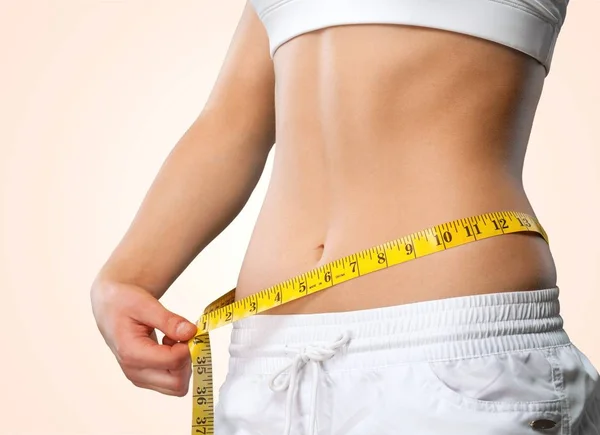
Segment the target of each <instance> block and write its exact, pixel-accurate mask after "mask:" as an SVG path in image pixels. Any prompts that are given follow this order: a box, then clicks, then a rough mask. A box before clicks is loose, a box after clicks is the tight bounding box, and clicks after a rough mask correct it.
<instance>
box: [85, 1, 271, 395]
mask: <svg viewBox="0 0 600 435" xmlns="http://www.w3.org/2000/svg"><path fill="white" fill-rule="evenodd" d="M274 85H275V83H274V71H273V63H272V60H271V58H270V56H269V48H268V40H267V36H266V32H265V30H264V27H263V26H262V23H261V22H260V21H259V20H258V17H257V16H256V15H255V13H254V10H253V9H252V7H251V6H250V5H249V4H247V5H246V7H245V9H244V11H243V14H242V17H241V19H240V22H239V24H238V27H237V29H236V31H235V34H234V37H233V40H232V42H231V45H230V47H229V50H228V52H227V56H226V58H225V61H224V64H223V67H222V69H221V71H220V74H219V77H218V79H217V82H216V84H215V86H214V89H213V91H212V93H211V95H210V97H209V100H208V102H207V104H206V106H205V108H204V110H203V111H202V113H201V114H200V115H199V116H198V118H197V119H196V121H195V122H194V123H193V124H192V126H191V127H190V128H189V129H188V131H187V132H186V133H185V134H184V135H183V137H182V138H181V139H180V140H179V142H178V143H177V144H176V145H175V147H174V149H173V151H172V152H171V153H170V155H169V156H168V158H167V159H166V161H165V162H164V164H163V166H162V168H161V169H160V171H159V173H158V175H157V177H156V179H155V180H154V182H153V184H152V186H151V187H150V190H149V191H148V193H147V195H146V197H145V198H144V201H143V202H142V205H141V206H140V209H139V211H138V213H137V214H136V216H135V218H134V220H133V222H132V224H131V226H130V227H129V229H128V231H127V232H126V234H125V236H124V237H123V239H122V240H121V242H120V243H119V244H118V246H117V247H116V249H115V250H114V251H113V253H112V255H111V256H110V258H109V259H108V261H107V262H106V263H105V264H104V266H103V267H102V268H101V270H100V272H99V273H98V275H97V277H96V279H95V280H94V283H93V284H92V289H91V300H92V310H93V313H94V316H95V318H96V323H97V325H98V329H99V330H100V332H101V334H102V336H103V337H104V339H105V341H106V343H107V344H108V346H109V347H110V349H111V350H112V352H113V353H114V354H115V356H116V358H117V361H118V363H119V365H120V366H121V368H122V370H123V372H124V373H125V376H126V377H127V378H128V379H129V380H130V381H131V382H132V383H133V384H134V385H136V386H138V387H141V388H148V389H152V390H156V391H159V392H161V393H163V394H168V395H175V396H182V395H185V394H186V393H187V391H188V388H189V378H190V374H191V364H190V355H189V350H188V346H187V343H186V342H187V340H189V339H191V338H192V337H193V336H194V334H195V333H196V327H195V325H194V324H193V323H191V322H189V321H187V320H186V319H184V318H183V317H181V316H179V315H177V314H175V313H172V312H170V311H168V310H167V309H165V308H164V307H163V306H162V304H160V303H159V302H158V298H160V297H161V296H162V295H163V294H164V292H165V291H166V290H167V289H168V287H169V286H170V285H171V284H172V282H173V281H174V280H175V279H176V278H177V276H179V274H180V273H181V272H182V271H183V270H184V269H185V268H186V267H187V266H188V264H189V263H190V262H191V260H192V259H193V258H194V257H195V256H196V255H197V254H198V253H199V252H200V251H201V250H202V249H203V248H204V247H205V246H206V245H207V244H208V243H210V241H211V240H213V239H214V238H215V237H216V236H217V235H218V234H219V233H220V232H221V231H222V230H223V229H224V228H225V227H227V225H229V223H230V222H231V221H232V220H233V218H234V217H235V216H236V215H237V214H238V213H239V212H240V210H241V209H242V207H243V206H244V204H245V203H246V202H247V200H248V198H249V196H250V194H251V193H252V191H253V190H254V187H255V186H256V183H257V182H258V179H259V177H260V175H261V173H262V171H263V169H264V165H265V161H266V158H267V155H268V153H269V150H270V149H271V148H272V146H273V143H274V141H275V113H274ZM155 329H159V330H160V331H162V332H163V333H164V334H165V337H164V338H163V345H162V346H161V345H159V344H158V341H157V337H156V334H155Z"/></svg>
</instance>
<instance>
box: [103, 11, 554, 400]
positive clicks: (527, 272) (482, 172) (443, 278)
mask: <svg viewBox="0 0 600 435" xmlns="http://www.w3.org/2000/svg"><path fill="white" fill-rule="evenodd" d="M544 76H545V71H544V68H543V67H542V66H541V65H540V64H539V63H537V62H536V61H535V60H534V59H532V58H530V57H528V56H526V55H524V54H522V53H519V52H517V51H516V50H513V49H510V48H507V47H504V46H501V45H499V44H495V43H493V42H490V41H485V40H481V39H477V38H473V37H469V36H467V35H461V34H456V33H451V32H445V31H441V30H436V29H428V28H420V27H411V26H399V25H379V24H373V25H348V26H336V27H330V28H327V29H322V30H317V31H313V32H310V33H307V34H304V35H301V36H299V37H296V38H294V39H292V40H290V41H288V42H287V43H286V44H284V45H283V46H282V47H280V48H279V49H278V50H277V52H276V53H275V56H274V59H271V58H270V57H269V48H268V38H267V35H266V32H265V29H264V26H263V25H262V23H261V22H260V21H259V19H258V17H257V16H256V14H255V12H254V10H253V8H252V6H251V5H250V4H247V5H246V6H245V8H244V10H243V13H242V16H241V19H240V22H239V25H238V27H237V29H236V31H235V34H234V37H233V39H232V42H231V45H230V48H229V50H228V53H227V56H226V58H225V61H224V64H223V67H222V69H221V72H220V74H219V76H218V79H217V81H216V84H215V86H214V89H213V91H212V93H211V95H210V97H209V99H208V102H207V103H206V105H205V107H204V109H203V110H202V112H201V113H200V115H199V116H198V117H197V119H196V120H195V122H194V123H193V124H192V126H191V127H190V128H189V129H188V131H187V132H186V133H185V134H184V135H183V137H182V138H181V139H180V141H179V142H178V143H177V144H176V145H175V147H174V148H173V151H172V152H171V153H170V155H169V156H168V158H167V159H166V161H165V163H164V165H163V167H162V168H161V170H160V171H159V173H158V175H157V177H156V179H155V181H154V182H153V184H152V186H151V187H150V189H149V191H148V193H147V195H146V197H145V198H144V201H143V203H142V205H141V207H140V209H139V211H138V213H137V215H136V216H135V218H134V220H133V222H132V224H131V226H130V228H129V229H128V231H127V232H126V234H125V235H124V237H123V239H122V241H121V242H120V243H119V245H118V246H117V247H116V249H115V250H114V252H113V253H112V255H111V256H110V258H109V259H108V260H107V262H106V264H105V265H104V266H103V267H102V269H101V270H100V272H99V273H98V275H97V277H96V279H95V281H94V283H93V285H92V289H91V298H92V305H93V310H94V315H95V317H96V321H97V323H98V327H99V329H100V331H101V333H102V335H103V336H104V339H105V340H106V342H107V344H108V346H109V347H110V348H111V350H112V351H113V353H114V354H115V356H116V358H117V361H118V362H119V364H120V365H121V368H122V370H123V372H124V373H125V375H126V376H127V377H128V379H130V380H131V381H132V382H133V383H134V384H135V385H137V386H139V387H142V388H148V389H152V390H156V391H159V392H161V393H164V394H169V395H175V396H182V395H185V394H186V393H187V391H188V385H189V377H190V361H189V352H188V349H187V344H186V341H187V340H188V339H190V338H192V337H193V335H194V332H195V327H194V325H193V324H192V323H191V322H189V321H187V320H186V319H183V318H182V317H180V316H178V315H177V314H174V313H171V312H169V311H168V310H167V309H166V308H164V307H163V306H162V304H161V303H160V302H159V299H160V297H161V296H162V295H163V294H164V293H165V292H166V291H167V289H168V288H169V287H170V286H171V284H172V283H173V281H174V280H175V279H176V278H177V277H178V276H179V275H180V274H181V273H182V272H183V270H184V269H185V268H186V267H187V266H188V265H189V263H190V262H191V261H192V260H193V259H194V258H195V257H196V255H197V254H198V253H199V252H201V251H202V250H203V249H204V248H205V247H206V246H207V245H208V244H209V243H210V242H211V241H212V240H213V239H214V238H215V237H216V236H217V235H218V234H220V233H221V231H223V229H225V228H226V227H227V226H228V225H229V223H230V222H231V221H232V220H233V219H234V218H235V216H237V214H238V213H239V212H240V211H241V209H242V208H243V206H244V205H245V204H246V202H247V201H248V198H249V197H250V194H251V193H252V191H253V189H254V188H255V186H256V184H257V182H258V180H259V177H260V176H261V174H262V172H263V170H264V167H265V163H266V159H267V156H268V154H269V152H270V151H271V149H272V148H273V144H274V143H275V142H277V147H276V148H275V150H274V151H275V156H274V166H273V172H272V174H271V180H270V184H269V188H268V191H267V194H266V197H265V201H264V203H263V206H262V208H261V211H260V214H259V217H258V220H257V222H256V225H255V228H254V230H253V233H252V237H251V240H250V244H249V246H248V250H247V252H246V256H245V258H244V262H243V264H242V268H241V271H240V275H239V277H238V282H237V291H236V298H237V299H241V298H243V297H245V296H248V295H249V294H252V293H255V292H258V291H260V290H262V289H264V288H267V287H269V286H271V285H274V284H276V283H278V282H281V281H284V280H286V279H288V278H291V277H293V276H295V275H298V274H300V273H302V272H305V271H307V270H310V269H312V268H314V267H317V266H319V265H322V264H325V263H327V262H329V261H332V260H334V259H337V258H341V257H344V256H346V255H349V254H352V253H355V252H358V251H360V250H363V249H366V248H370V247H372V246H376V245H378V244H381V243H384V242H386V241H389V240H392V239H395V238H397V237H400V236H403V235H406V234H409V233H412V232H414V231H418V230H421V229H423V228H427V227H429V226H432V225H436V224H439V223H443V222H446V221H449V220H453V219H459V218H464V217H468V216H473V215H477V214H480V213H485V212H492V211H500V210H518V211H523V212H526V213H529V214H532V215H535V213H534V211H533V209H532V207H531V205H530V203H529V201H528V199H527V196H526V194H525V191H524V188H523V184H522V170H523V160H524V156H525V151H526V146H527V141H528V139H529V134H530V131H531V126H532V122H533V118H534V114H535V110H536V107H537V104H538V101H539V98H540V95H541V91H542V86H543V82H544ZM275 77H277V81H276V80H275ZM542 224H543V222H542ZM555 284H556V270H555V267H554V262H553V260H552V256H551V253H550V250H549V247H548V245H547V244H546V243H545V242H544V241H543V239H542V238H541V237H539V236H533V235H527V234H510V235H505V236H501V237H495V238H492V239H486V240H483V241H479V242H477V243H472V244H469V245H464V246H461V247H458V248H453V249H451V250H448V251H444V252H440V253H437V254H435V255H432V256H428V257H424V258H420V259H418V260H415V261H411V262H409V263H405V264H403V265H399V266H395V267H392V268H389V269H386V270H383V271H379V272H377V273H373V274H369V275H366V276H363V277H360V278H357V279H354V280H351V281H347V282H344V283H342V284H339V285H337V286H334V287H332V288H330V289H328V290H326V291H323V292H318V293H315V294H312V295H310V296H307V297H304V298H302V299H299V300H296V301H292V302H290V303H288V304H285V305H282V306H279V307H276V308H273V309H271V310H269V311H268V312H265V313H263V314H262V315H276V314H285V313H315V312H333V311H347V310H358V309H366V308H375V307H381V306H387V305H395V304H402V303H410V302H417V301H424V300H431V299H439V298H444V297H452V296H464V295H471V294H478V293H492V292H502V291H515V290H533V289H537V288H547V287H551V286H554V285H555ZM207 302H209V301H207ZM179 327H181V329H178V328H179ZM156 329H158V330H160V331H162V332H163V333H164V334H165V339H164V340H163V344H159V343H158V342H157V340H156V335H155V332H154V331H155V330H156Z"/></svg>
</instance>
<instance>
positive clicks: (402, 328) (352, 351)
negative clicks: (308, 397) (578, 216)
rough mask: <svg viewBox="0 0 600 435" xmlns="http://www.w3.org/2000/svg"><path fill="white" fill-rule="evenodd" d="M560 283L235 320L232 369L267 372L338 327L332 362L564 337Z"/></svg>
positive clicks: (371, 361)
mask: <svg viewBox="0 0 600 435" xmlns="http://www.w3.org/2000/svg"><path fill="white" fill-rule="evenodd" d="M558 295H559V289H558V288H557V287H552V288H547V289H539V290H535V291H521V292H506V293H491V294H485V295H473V296H464V297H453V298H446V299H441V300H435V301H426V302H417V303H412V304H405V305H395V306H389V307H382V308H375V309H366V310H356V311H349V312H338V313H316V314H295V315H294V314H290V315H286V316H268V315H255V316H252V317H248V318H245V319H241V320H239V321H237V322H235V323H233V329H232V332H231V344H230V347H229V353H230V356H231V358H230V371H236V372H244V373H271V372H274V371H276V370H277V369H279V368H280V367H282V366H284V365H285V364H286V363H287V362H289V356H290V355H291V352H292V351H293V350H294V349H296V348H298V349H302V348H303V347H305V346H315V345H316V344H317V343H320V342H332V341H334V340H335V339H336V338H337V337H338V335H339V334H340V333H342V332H345V333H346V334H349V335H350V337H351V343H352V345H351V346H349V347H348V348H346V349H344V352H345V353H346V356H345V358H344V359H335V358H333V359H331V360H327V361H324V362H323V364H325V365H326V367H324V368H325V369H326V370H335V369H336V364H338V363H339V362H340V361H343V362H344V364H345V367H343V368H346V369H347V364H348V361H351V365H352V367H357V368H358V367H374V366H378V365H389V364H401V363H407V362H417V361H431V360H438V359H452V358H466V357H471V356H481V355H486V354H494V353H501V352H509V351H517V350H524V349H531V348H546V347H552V346H560V345H567V344H569V343H570V340H569V337H568V336H567V334H566V333H565V331H564V330H563V319H562V317H561V316H560V304H559V301H558Z"/></svg>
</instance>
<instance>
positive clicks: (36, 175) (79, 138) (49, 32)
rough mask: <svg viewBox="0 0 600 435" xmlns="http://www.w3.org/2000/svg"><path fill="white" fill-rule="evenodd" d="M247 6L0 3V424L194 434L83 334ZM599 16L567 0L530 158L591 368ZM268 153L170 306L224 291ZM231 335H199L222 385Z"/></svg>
mask: <svg viewBox="0 0 600 435" xmlns="http://www.w3.org/2000/svg"><path fill="white" fill-rule="evenodd" d="M243 4H244V2H243V1H240V0H228V1H226V2H225V1H224V2H208V1H197V0H196V1H191V0H178V1H177V2H167V1H164V0H163V1H157V0H121V1H119V0H106V1H99V0H98V1H92V0H88V1H86V0H54V1H48V0H35V1H34V0H12V1H11V0H2V2H1V3H0V56H1V57H0V59H1V60H2V63H1V66H0V79H1V80H0V206H1V208H0V210H1V214H0V260H1V261H0V292H1V294H2V299H1V301H0V326H1V327H2V329H1V331H2V346H1V349H2V351H1V352H2V357H1V359H0V368H1V369H2V376H0V395H1V396H0V397H1V401H0V434H2V435H5V434H6V435H25V434H34V433H35V434H39V433H44V434H46V435H51V434H61V435H75V434H85V435H96V434H98V435H100V434H102V435H109V434H110V435H117V434H119V435H125V434H127V435H129V434H131V435H133V434H135V435H152V434H161V435H164V434H180V433H188V432H189V423H190V409H191V399H190V397H189V396H188V397H186V398H183V399H179V398H171V397H167V396H162V395H159V394H158V393H154V392H150V391H146V390H141V389H138V388H135V387H134V386H133V385H132V384H131V383H129V381H127V380H126V378H125V377H124V376H123V374H122V373H121V371H120V369H119V367H118V365H117V364H116V362H115V359H114V357H113V355H112V354H111V353H110V351H109V349H108V347H106V346H105V344H104V342H103V340H102V338H101V336H100V334H99V333H98V331H97V329H96V326H95V323H94V320H93V317H92V313H91V309H90V303H89V286H90V283H91V281H92V279H93V277H94V275H95V273H96V272H97V270H98V268H99V267H100V265H101V264H102V262H103V261H104V260H105V259H106V258H107V256H108V255H109V253H110V251H111V250H112V249H113V248H114V246H115V245H116V243H117V242H118V240H119V239H120V237H121V236H122V234H123V233H124V231H125V230H126V228H127V226H128V225H129V223H130V221H131V219H132V217H133V214H134V213H135V211H136V209H137V207H138V205H139V203H140V201H141V199H142V197H143V195H144V193H145V192H146V189H147V188H148V186H149V184H150V182H151V181H152V179H153V178H154V175H155V174H156V172H157V170H158V168H159V166H160V164H161V163H162V161H163V159H164V158H165V157H166V155H167V153H168V152H169V150H170V149H171V147H172V146H173V145H174V143H175V142H176V141H177V140H178V139H179V137H180V136H181V135H182V134H183V132H184V131H185V129H186V128H187V127H188V126H189V124H190V123H191V122H192V120H193V119H194V118H195V117H196V115H197V114H198V112H199V111H200V110H201V108H202V107H203V104H204V102H205V100H206V98H207V96H208V93H209V91H210V89H211V87H212V84H213V82H214V80H215V78H216V75H217V74H218V71H219V68H220V65H221V61H222V59H223V58H224V55H225V52H226V50H227V46H228V44H229V40H230V37H231V35H232V33H233V30H234V27H235V25H236V23H237V20H238V18H239V16H240V13H241V11H242V7H243ZM599 16H600V2H598V1H597V0H573V1H572V3H571V5H570V6H569V12H568V16H567V22H566V24H565V26H564V28H563V31H562V35H561V37H560V38H559V43H558V45H557V48H556V54H555V56H554V64H553V66H552V71H551V73H550V75H549V76H548V79H547V81H546V87H545V90H544V94H543V97H542V100H541V103H540V106H539V110H538V114H537V117H536V120H535V125H534V129H533V133H532V137H531V143H530V149H529V152H528V154H527V161H526V166H525V181H526V188H527V191H528V193H529V195H530V199H531V201H532V203H533V206H534V208H535V209H536V212H537V213H538V216H539V217H540V219H541V221H542V223H543V225H544V226H545V228H546V230H547V231H548V233H549V236H550V243H551V248H552V251H553V253H554V256H555V259H556V262H557V265H558V271H559V286H560V287H561V304H562V305H561V306H562V314H563V317H564V319H565V322H566V329H567V332H568V333H569V334H570V336H571V338H572V340H573V341H574V342H575V344H576V345H577V346H579V347H580V348H581V349H582V350H583V351H584V352H586V353H587V354H588V355H589V357H590V359H591V360H592V361H593V362H594V364H596V365H597V366H600V346H599V345H598V331H599V330H600V328H599V322H598V317H599V315H598V314H599V311H600V309H599V307H600V272H599V271H600V248H599V246H600V234H599V232H598V229H599V227H598V225H599V224H600V222H599V221H598V216H600V202H599V201H598V198H600V170H599V169H600V129H599V128H598V123H599V122H600V109H599V107H598V104H599V103H598V102H599V101H600V84H599V82H598V79H597V77H598V71H599V70H600V60H599V57H598V43H599V42H600V26H598V23H597V19H598V17H599ZM594 77H595V78H596V79H595V80H594ZM271 165H272V160H271V159H270V160H269V162H268V167H267V170H266V171H265V175H264V176H263V178H262V180H261V181H260V184H259V186H258V188H257V190H256V192H255V193H254V194H253V197H252V198H251V200H250V202H249V204H248V205H247V207H246V208H245V209H244V211H243V212H242V214H241V215H240V216H239V217H238V218H237V219H236V220H235V221H234V223H233V224H232V225H231V226H230V227H229V228H228V229H227V230H226V231H225V232H224V233H223V234H222V235H221V236H220V237H219V238H218V239H217V240H216V241H215V242H214V243H212V244H211V245H210V246H209V247H208V248H207V249H206V250H205V251H204V252H203V253H202V254H200V256H199V258H198V259H197V261H195V262H194V263H193V264H192V265H191V266H190V267H189V269H188V270H187V271H186V272H185V273H184V274H183V275H182V276H181V278H180V279H179V280H178V281H177V282H176V283H175V285H174V286H173V288H172V289H171V290H170V291H169V293H168V294H167V296H166V297H165V298H164V299H163V301H164V303H165V305H166V306H167V307H168V308H169V309H171V310H173V311H175V312H178V313H180V314H182V315H184V316H185V317H187V318H188V319H190V320H195V319H196V318H197V316H198V315H199V314H200V313H201V311H202V310H203V308H204V306H205V305H206V304H207V303H209V302H210V301H212V300H213V299H214V298H215V297H217V296H219V295H220V294H221V293H222V292H224V291H226V290H228V289H230V288H231V287H232V286H234V285H235V281H236V276H237V273H238V271H239V267H240V265H241V261H242V258H243V254H244V250H245V248H246V244H247V242H248V240H249V237H250V231H251V229H252V225H253V222H254V219H255V218H256V216H257V214H258V210H259V207H260V204H261V200H262V197H263V195H264V193H265V188H266V185H267V182H268V175H269V172H270V166H271ZM229 330H230V327H226V328H223V329H220V330H217V331H214V332H212V333H211V338H212V340H213V355H214V358H215V385H216V386H217V387H218V386H219V385H220V384H221V383H222V381H223V379H224V376H225V372H226V365H227V345H228V340H229V337H228V334H229Z"/></svg>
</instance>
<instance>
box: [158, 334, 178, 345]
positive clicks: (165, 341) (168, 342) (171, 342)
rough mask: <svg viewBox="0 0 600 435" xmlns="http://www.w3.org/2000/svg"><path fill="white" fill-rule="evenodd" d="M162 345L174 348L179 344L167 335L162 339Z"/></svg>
mask: <svg viewBox="0 0 600 435" xmlns="http://www.w3.org/2000/svg"><path fill="white" fill-rule="evenodd" d="M162 343H163V344H164V345H167V346H173V345H174V344H177V343H178V342H177V341H175V340H173V339H172V338H169V337H167V336H166V335H165V336H164V337H163V339H162Z"/></svg>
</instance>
